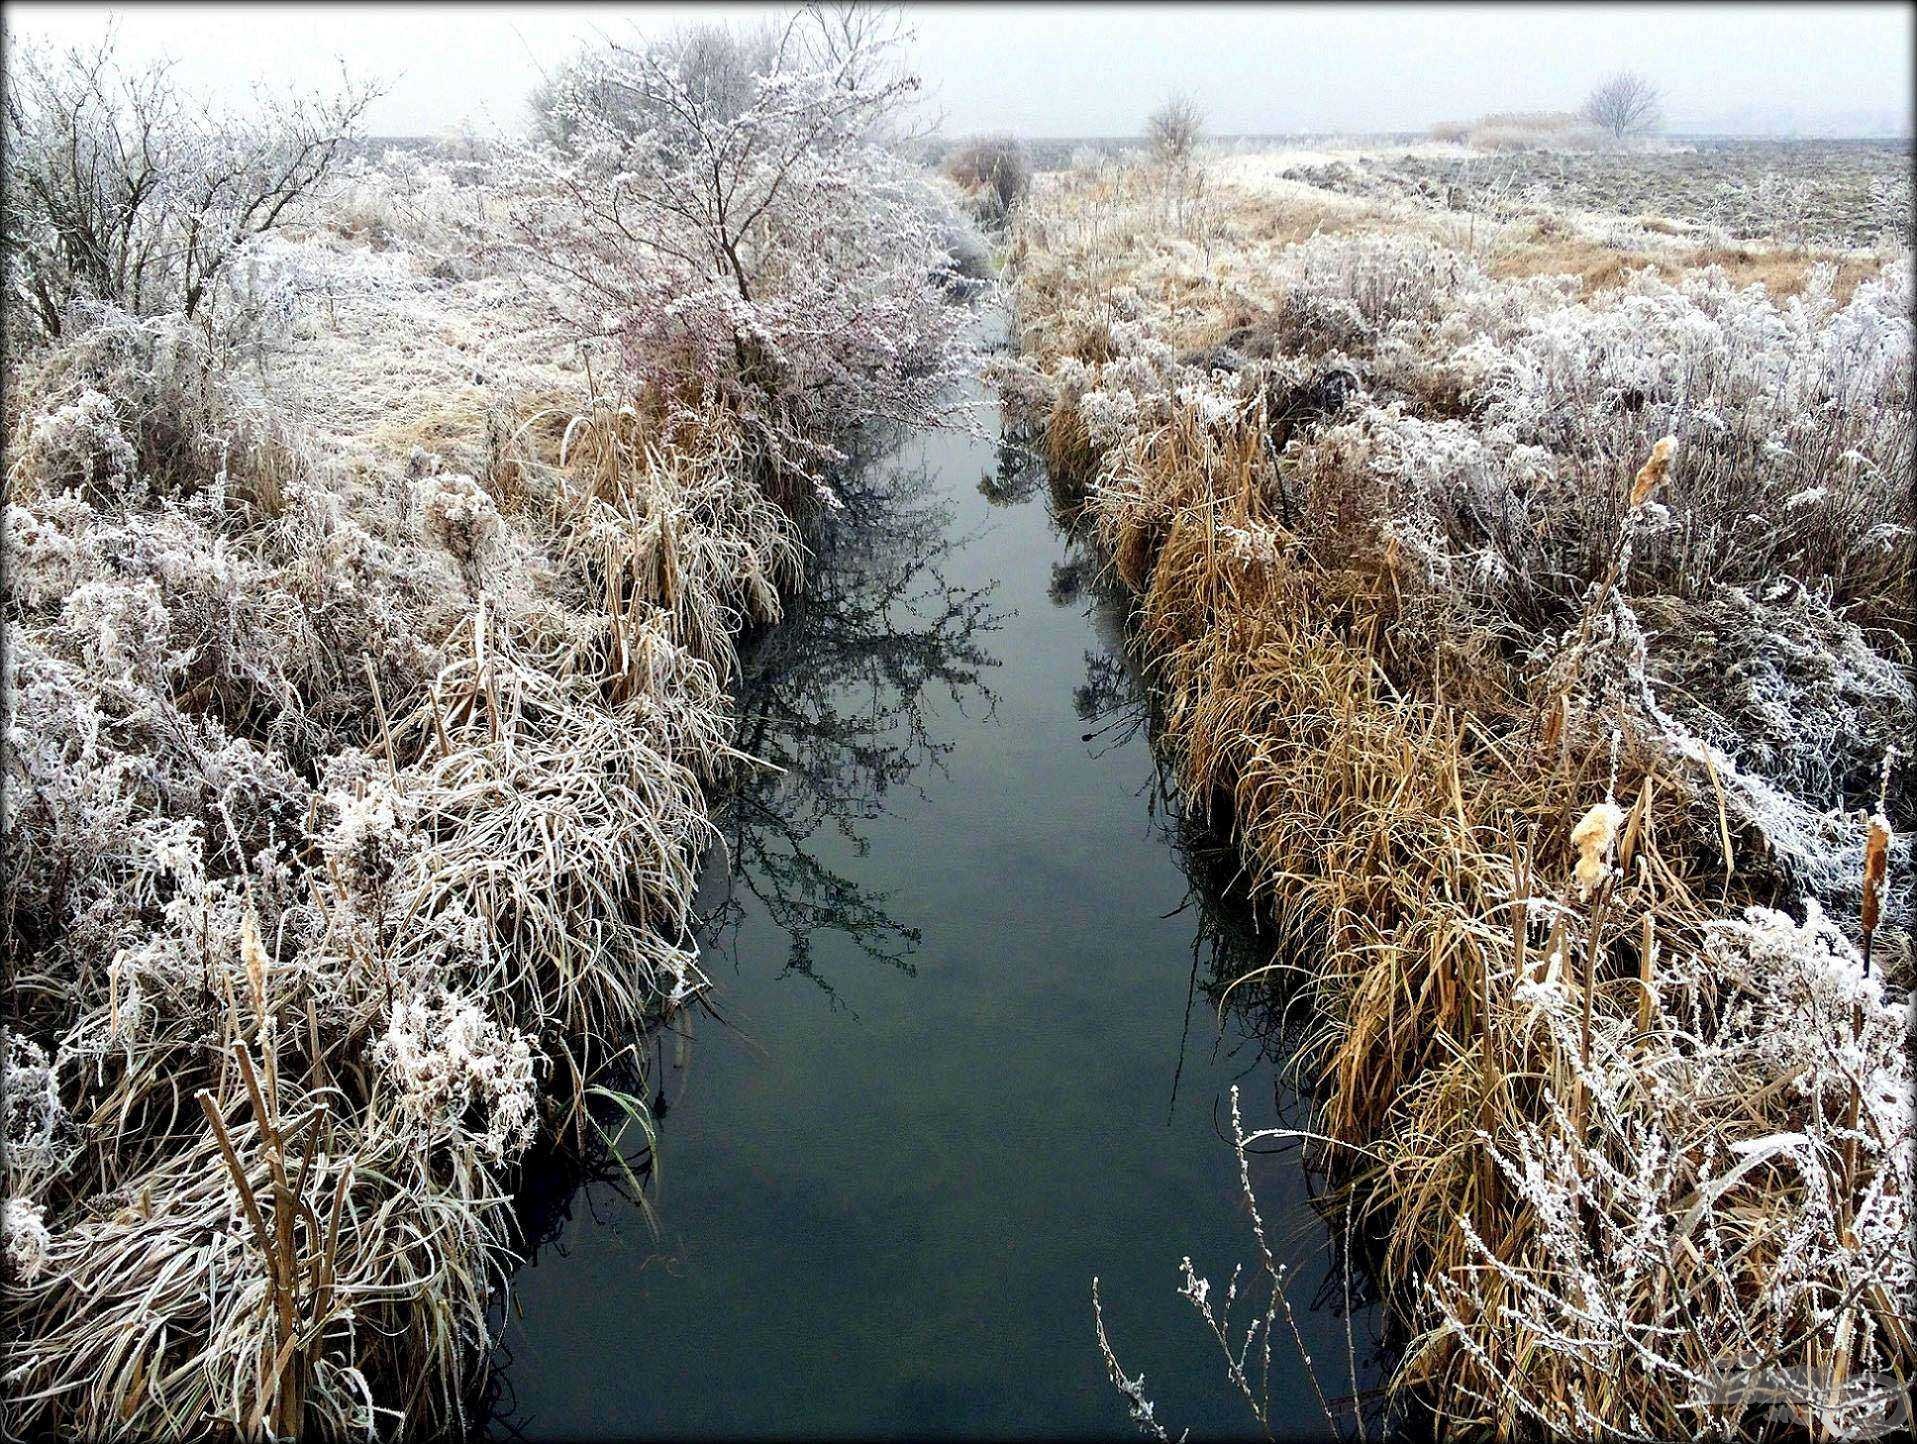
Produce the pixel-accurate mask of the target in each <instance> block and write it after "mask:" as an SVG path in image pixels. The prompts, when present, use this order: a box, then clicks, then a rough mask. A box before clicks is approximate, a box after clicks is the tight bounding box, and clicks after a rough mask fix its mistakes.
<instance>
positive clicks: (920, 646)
mask: <svg viewBox="0 0 1917 1444" xmlns="http://www.w3.org/2000/svg"><path fill="white" fill-rule="evenodd" d="M836 489H837V490H838V493H839V496H840V498H841V499H842V501H843V502H844V507H843V509H842V510H841V511H839V512H836V513H834V514H833V515H831V516H829V517H828V518H825V519H824V520H823V521H822V523H821V524H820V526H819V528H818V532H817V535H816V536H815V538H814V539H813V547H814V552H815V555H814V556H813V557H812V559H811V561H810V563H809V565H808V568H807V580H806V585H805V587H804V589H803V591H802V592H801V593H800V594H799V595H798V596H796V597H794V598H793V599H792V600H791V602H790V603H789V605H788V607H787V610H786V616H785V619H784V620H783V621H781V622H780V623H779V624H778V625H777V626H775V627H773V628H771V629H770V630H768V631H767V632H766V633H765V635H764V636H762V637H761V638H760V639H759V640H758V641H757V643H756V644H755V645H753V646H752V647H749V648H748V649H747V653H746V657H745V661H744V675H743V677H742V679H741V682H740V686H739V690H738V701H739V735H738V741H737V744H736V745H737V746H738V747H739V749H740V750H741V751H742V752H744V753H746V754H747V755H749V756H751V757H754V758H757V759H759V760H760V761H761V762H763V763H767V764H770V765H769V766H765V767H749V768H746V769H743V770H742V773H741V775H740V777H739V779H738V781H737V783H736V785H735V787H734V789H733V791H732V792H731V793H730V794H729V795H727V796H725V797H723V798H720V799H717V802H718V806H717V812H716V816H715V824H716V825H717V827H718V829H719V831H720V834H721V836H722V839H723V843H724V847H723V851H722V852H721V853H719V854H717V855H716V856H715V859H714V861H713V862H712V863H710V864H709V869H710V870H709V871H708V874H707V881H706V884H705V891H704V893H703V894H702V905H703V906H704V907H705V908H706V912H705V916H704V921H703V925H702V927H701V929H700V948H701V952H702V953H704V954H705V955H706V956H707V957H708V958H712V957H717V956H720V955H729V956H731V957H732V958H733V961H734V963H735V965H736V963H737V961H738V947H739V933H740V928H741V925H742V924H743V922H744V920H745V916H746V908H747V903H748V900H749V899H750V900H756V901H757V903H758V904H759V905H760V906H761V907H762V908H763V910H764V911H765V913H766V915H767V916H768V917H769V918H770V920H771V922H772V924H773V925H774V927H776V928H777V929H779V930H780V931H782V932H783V933H784V934H785V937H786V961H785V971H786V972H788V973H798V974H802V975H804V976H806V977H808V978H810V979H811V980H812V981H813V982H815V983H817V984H818V985H819V986H820V987H821V988H823V989H824V990H825V991H826V993H827V994H828V995H830V996H832V998H833V1001H834V1006H842V1004H840V1002H839V1000H838V996H837V992H836V990H835V988H834V985H833V983H832V982H831V980H830V979H828V978H826V977H825V976H824V975H822V974H821V973H820V972H819V971H818V970H817V968H816V965H815V958H814V952H813V938H814V935H815V934H817V933H820V932H828V931H829V932H836V933H839V934H842V935H843V936H845V937H846V938H849V939H850V940H851V941H852V942H853V943H854V944H855V945H856V946H857V947H858V948H859V950H860V951H861V952H863V953H864V954H865V955H866V956H867V957H869V958H872V959H874V960H876V961H878V962H882V963H886V964H888V965H891V966H894V967H897V968H900V969H902V970H904V971H906V972H908V973H909V972H912V971H913V963H912V961H911V954H912V952H913V950H914V948H915V947H916V946H917V944H918V941H919V933H918V930H917V929H916V928H915V927H913V926H911V925H910V923H909V922H908V921H903V920H901V919H900V918H898V917H895V916H894V915H893V914H892V913H891V912H890V911H888V908H887V902H888V898H887V895H886V894H884V893H880V892H876V891H874V890H872V889H870V888H868V887H865V886H862V885H861V884H860V883H858V882H856V881H854V880H853V879H852V878H850V877H848V876H846V874H845V873H843V872H841V871H838V870H837V869H835V868H834V867H833V866H832V865H831V864H830V863H829V862H828V861H826V860H825V855H824V854H825V853H826V851H827V849H825V848H823V847H822V846H821V842H822V841H828V842H832V850H837V849H838V848H839V847H841V846H842V845H849V846H850V848H851V849H852V852H853V854H854V855H855V856H864V855H865V853H866V851H867V849H868V846H869V844H868V842H867V840H866V838H865V837H864V836H863V835H862V834H861V832H860V826H859V825H860V823H862V822H867V821H870V820H872V819H873V818H876V817H878V816H879V815H880V814H881V813H883V812H884V811H885V808H886V805H887V799H888V797H889V796H890V795H891V793H892V792H893V791H894V790H895V789H897V788H899V787H905V786H915V785H916V784H914V781H913V779H914V778H915V777H916V776H917V775H918V774H919V773H920V772H921V771H922V770H923V769H924V768H926V767H931V768H933V769H939V768H941V767H942V765H943V760H944V758H945V756H946V754H947V753H948V752H949V751H950V750H951V746H952V744H951V742H950V741H949V740H946V739H944V738H942V737H940V736H939V735H938V733H937V732H936V730H935V729H934V727H933V726H932V725H930V723H929V722H928V713H927V703H928V702H930V701H932V700H934V699H935V698H936V697H937V696H938V695H940V694H943V695H944V696H945V697H946V698H948V699H949V700H950V701H951V702H952V703H953V704H954V705H955V706H957V707H959V708H960V709H961V710H962V711H963V710H969V709H971V708H974V707H979V708H985V709H987V710H988V711H989V709H990V708H991V705H992V693H991V689H990V687H989V686H988V685H987V684H986V682H985V673H986V671H987V669H989V668H990V667H993V666H995V665H996V660H995V659H994V658H993V657H992V655H991V654H990V653H989V652H988V651H987V650H986V649H985V646H984V645H983V640H982V639H983V637H984V635H985V634H986V633H988V632H990V631H992V630H994V629H995V628H996V627H997V626H998V621H999V619H998V617H997V615H996V614H995V613H994V612H993V610H992V606H991V596H990V589H989V588H981V587H965V586H959V585H956V584H954V583H952V582H950V581H948V580H947V578H946V576H945V574H944V571H943V569H942V565H941V564H942V562H943V561H944V559H945V558H946V557H947V556H949V555H950V553H951V552H952V550H953V549H954V548H955V547H956V546H959V545H963V540H964V539H963V538H955V537H954V536H953V535H952V534H951V532H950V526H951V512H950V508H949V506H948V505H947V504H946V503H945V502H943V501H941V500H940V499H939V498H938V496H937V495H936V494H935V492H934V489H933V488H932V487H931V486H930V485H929V478H928V475H927V468H926V467H925V466H924V465H922V464H921V465H916V466H900V465H896V464H892V465H887V464H884V462H883V461H880V462H878V463H876V464H875V463H874V462H872V461H870V460H868V461H867V462H866V463H865V464H863V465H860V464H854V465H853V466H851V467H850V468H848V472H847V475H846V476H844V477H843V478H841V479H840V480H839V482H838V483H837V488H836ZM775 768H776V769H777V770H776V771H775V770H773V769H775ZM828 829H829V832H830V833H831V834H836V836H837V839H838V840H839V841H836V842H833V841H832V839H831V837H830V836H829V834H828ZM715 895H716V896H715Z"/></svg>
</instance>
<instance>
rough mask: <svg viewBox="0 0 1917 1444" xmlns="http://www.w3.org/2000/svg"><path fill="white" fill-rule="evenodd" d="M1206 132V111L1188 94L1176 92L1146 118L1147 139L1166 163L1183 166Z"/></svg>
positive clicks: (1153, 151) (1153, 152)
mask: <svg viewBox="0 0 1917 1444" xmlns="http://www.w3.org/2000/svg"><path fill="white" fill-rule="evenodd" d="M1204 131H1205V112H1204V111H1203V110H1201V109H1199V106H1198V102H1197V101H1195V100H1193V99H1192V98H1191V97H1190V96H1189V95H1174V96H1172V97H1170V98H1169V99H1167V100H1166V102H1165V103H1164V104H1163V105H1161V106H1159V107H1158V109H1156V110H1154V111H1153V112H1152V113H1151V115H1150V116H1149V117H1148V118H1147V119H1146V121H1145V142H1146V144H1147V145H1149V146H1150V147H1151V149H1152V154H1154V155H1155V156H1157V157H1158V158H1159V159H1160V160H1162V161H1164V162H1165V163H1166V164H1167V165H1173V166H1179V167H1183V166H1185V165H1187V164H1189V163H1190V161H1191V158H1192V152H1193V151H1195V150H1197V149H1198V139H1199V137H1200V136H1201V135H1203V134H1204Z"/></svg>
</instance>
